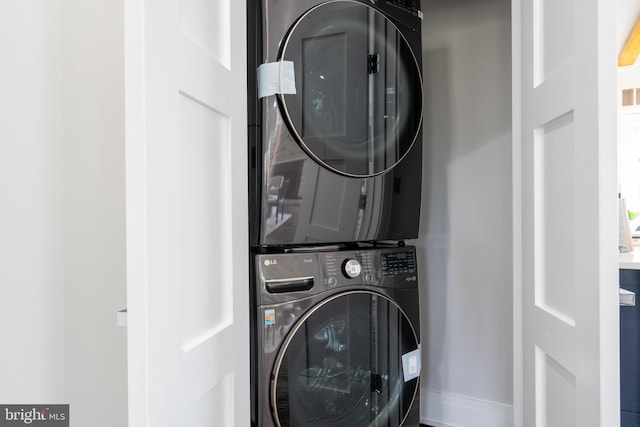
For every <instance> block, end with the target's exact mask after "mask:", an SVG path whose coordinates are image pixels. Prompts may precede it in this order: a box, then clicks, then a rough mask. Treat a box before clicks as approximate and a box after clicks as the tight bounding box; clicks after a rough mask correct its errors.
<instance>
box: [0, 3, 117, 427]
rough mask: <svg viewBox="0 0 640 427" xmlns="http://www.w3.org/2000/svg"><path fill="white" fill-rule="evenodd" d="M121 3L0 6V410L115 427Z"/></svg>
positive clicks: (76, 424) (12, 4) (77, 423)
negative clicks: (49, 413) (60, 413)
mask: <svg viewBox="0 0 640 427" xmlns="http://www.w3.org/2000/svg"><path fill="white" fill-rule="evenodd" d="M121 3H122V2H112V1H110V0H88V1H87V0H84V1H81V0H63V1H57V2H51V1H49V0H27V1H22V2H2V4H1V5H0V24H1V25H0V52H3V68H2V72H1V73H0V77H2V78H1V79H0V93H2V98H0V106H1V110H0V111H2V114H1V115H0V141H1V142H0V195H1V196H2V205H1V206H2V209H0V256H1V257H0V282H1V283H2V287H1V288H0V289H1V291H0V322H1V323H0V324H1V325H2V326H0V334H1V336H2V337H3V345H2V351H0V402H2V403H69V404H70V405H71V425H72V426H78V427H79V426H87V425H91V426H105V427H106V426H124V425H126V410H127V408H126V402H127V396H126V329H124V328H120V327H117V326H116V324H115V312H116V310H117V309H119V308H123V307H125V306H126V300H125V296H126V293H125V282H124V277H125V276H124V267H125V258H124V182H123V179H124V172H123V171H124V142H123V133H124V131H123V81H122V79H123V77H122V75H123V70H122V68H123V59H122V56H123V48H122V4H121Z"/></svg>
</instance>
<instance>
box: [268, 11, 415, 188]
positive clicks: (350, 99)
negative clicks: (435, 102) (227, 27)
mask: <svg viewBox="0 0 640 427" xmlns="http://www.w3.org/2000/svg"><path fill="white" fill-rule="evenodd" d="M278 60H279V61H292V62H293V63H294V64H295V80H296V82H297V85H298V86H299V88H298V90H297V92H296V93H295V94H285V95H282V94H281V95H278V101H279V106H280V109H281V112H282V115H283V117H284V118H285V122H286V124H287V127H288V129H289V131H290V132H291V134H292V135H293V136H294V137H295V139H296V141H297V142H298V144H300V146H301V147H302V148H303V149H304V150H305V152H306V153H307V154H308V155H309V156H311V157H312V158H313V159H315V160H316V161H317V162H318V163H320V164H321V165H322V166H324V167H326V168H328V169H330V170H333V171H334V172H337V173H340V174H344V175H347V176H357V177H367V176H375V175H378V174H381V173H384V172H386V171H388V170H389V169H391V168H393V167H394V166H395V165H396V164H398V163H399V162H400V161H401V160H402V159H403V158H404V157H405V156H406V155H407V153H408V152H409V150H410V149H411V147H412V146H413V144H414V143H415V141H416V139H417V138H418V135H419V134H420V129H421V126H422V77H421V74H420V66H419V64H418V60H417V59H416V56H415V54H414V53H413V51H412V50H411V48H410V46H409V43H408V42H407V40H406V39H405V37H404V35H403V34H402V32H401V31H400V30H399V29H398V27H397V26H396V25H395V24H394V23H393V22H392V21H391V20H389V19H388V18H387V17H386V16H385V15H383V14H382V13H381V12H380V11H378V10H377V9H375V8H373V7H372V6H369V5H366V4H363V3H359V2H355V1H351V0H336V1H330V2H325V3H322V4H319V5H317V6H315V7H313V8H311V9H310V10H308V11H307V12H306V13H305V14H303V15H302V16H301V17H300V18H299V19H298V20H297V21H296V22H295V23H294V24H293V25H292V27H291V28H290V29H289V31H288V33H287V34H286V36H285V39H284V40H283V43H282V44H281V46H280V51H279V54H278Z"/></svg>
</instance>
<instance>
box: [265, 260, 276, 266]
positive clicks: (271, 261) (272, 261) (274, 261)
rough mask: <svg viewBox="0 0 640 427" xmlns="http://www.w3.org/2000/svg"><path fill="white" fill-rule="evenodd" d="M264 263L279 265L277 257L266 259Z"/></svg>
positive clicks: (266, 264)
mask: <svg viewBox="0 0 640 427" xmlns="http://www.w3.org/2000/svg"><path fill="white" fill-rule="evenodd" d="M264 265H265V266H267V267H268V266H270V265H278V260H277V259H265V260H264Z"/></svg>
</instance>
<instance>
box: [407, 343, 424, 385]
mask: <svg viewBox="0 0 640 427" xmlns="http://www.w3.org/2000/svg"><path fill="white" fill-rule="evenodd" d="M420 359H421V358H420V349H419V348H417V349H415V350H413V351H411V352H409V353H406V354H403V355H402V373H403V375H404V382H407V381H411V380H412V379H414V378H417V377H419V376H420V369H421V367H422V362H421V360H420Z"/></svg>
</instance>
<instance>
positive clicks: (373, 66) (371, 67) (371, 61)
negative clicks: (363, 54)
mask: <svg viewBox="0 0 640 427" xmlns="http://www.w3.org/2000/svg"><path fill="white" fill-rule="evenodd" d="M378 71H380V55H378V54H377V53H374V54H372V55H367V73H369V74H375V73H377V72H378Z"/></svg>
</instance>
